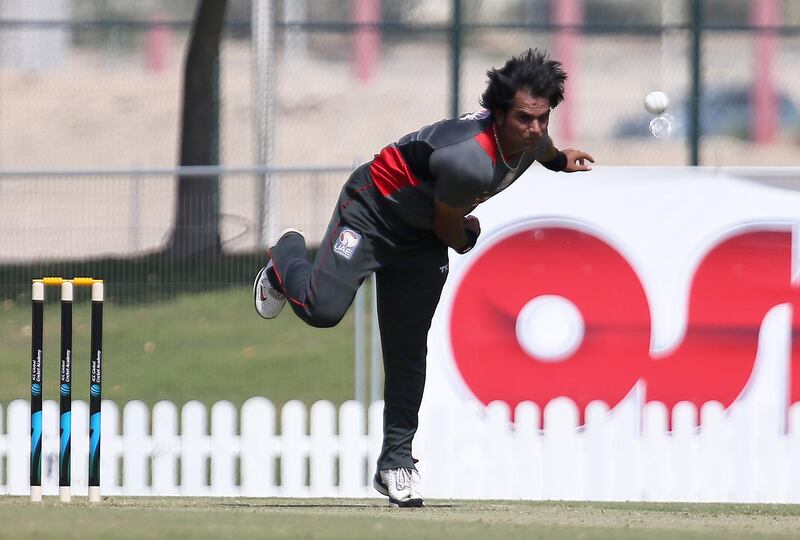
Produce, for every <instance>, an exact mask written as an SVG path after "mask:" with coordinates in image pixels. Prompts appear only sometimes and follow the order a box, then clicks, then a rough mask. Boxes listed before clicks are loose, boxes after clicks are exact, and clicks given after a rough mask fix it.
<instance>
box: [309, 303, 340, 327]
mask: <svg viewBox="0 0 800 540" xmlns="http://www.w3.org/2000/svg"><path fill="white" fill-rule="evenodd" d="M346 312H347V308H346V307H345V308H344V309H341V308H337V307H336V306H321V307H315V308H314V309H311V310H309V313H308V318H307V319H306V322H307V323H308V324H309V325H311V326H313V327H315V328H331V327H334V326H336V325H337V324H339V322H340V321H341V320H342V319H343V318H344V314H345V313H346Z"/></svg>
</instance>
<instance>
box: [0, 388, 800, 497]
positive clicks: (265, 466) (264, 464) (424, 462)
mask: <svg viewBox="0 0 800 540" xmlns="http://www.w3.org/2000/svg"><path fill="white" fill-rule="evenodd" d="M382 409H383V404H382V403H381V402H376V403H374V404H372V406H370V407H369V408H368V409H366V410H365V409H364V407H363V406H362V405H361V404H360V403H358V402H354V401H352V402H347V403H345V404H343V405H342V406H341V408H340V409H339V410H338V411H337V410H336V408H335V407H334V405H333V404H331V403H330V402H327V401H320V402H317V403H315V404H313V405H312V406H311V408H310V410H307V409H306V407H305V405H303V404H302V403H300V402H298V401H291V402H288V403H286V404H285V405H284V407H283V408H282V409H281V411H280V416H279V421H280V424H278V423H277V420H278V417H277V415H276V410H275V407H274V406H273V404H272V403H271V402H270V401H268V400H267V399H264V398H252V399H250V400H248V401H247V402H246V403H245V404H244V405H243V406H242V409H241V411H237V410H236V408H235V407H234V406H233V405H232V404H231V403H229V402H227V401H221V402H218V403H216V404H215V405H214V406H213V407H212V408H211V412H210V422H209V418H208V414H207V410H206V408H205V407H204V406H203V405H202V404H201V403H199V402H189V403H187V404H185V405H184V406H183V407H182V408H181V410H180V414H179V410H178V408H177V407H176V406H175V405H174V404H172V403H169V402H159V403H157V404H156V405H155V406H154V407H153V409H152V411H150V410H148V408H147V407H146V406H145V405H144V404H143V403H141V402H138V401H132V402H129V403H127V404H125V406H124V407H123V409H122V415H121V418H120V414H119V409H118V407H117V406H116V404H115V403H113V402H111V401H104V402H103V419H102V430H103V438H102V448H101V457H102V467H101V490H102V492H103V493H104V494H106V495H123V494H124V495H192V496H198V495H199V496H208V495H213V496H248V497H250V496H252V497H268V496H281V497H308V496H313V497H317V496H318V497H329V496H337V497H373V496H376V495H377V494H376V493H375V492H374V491H373V490H372V487H371V476H372V473H373V471H374V464H375V460H376V459H377V454H378V452H379V450H380V444H381V433H382ZM5 412H6V414H2V413H3V411H2V410H0V463H3V462H4V463H5V468H4V470H2V469H0V493H8V494H15V495H24V494H27V493H28V471H29V449H30V431H29V430H30V423H29V422H30V417H29V414H30V413H29V404H28V402H27V401H24V400H17V401H13V402H12V403H10V404H9V406H8V408H7V411H5ZM543 415H544V418H543V420H544V422H543V424H544V429H539V426H540V419H541V411H540V409H539V408H538V407H537V406H536V405H534V404H532V403H523V404H520V405H519V406H518V407H517V408H516V410H515V411H514V415H513V421H512V415H511V411H510V410H509V408H508V406H507V405H506V404H504V403H499V402H498V403H492V404H490V405H489V406H488V407H478V406H474V407H469V406H461V407H458V408H454V407H452V406H445V405H436V404H434V405H429V406H426V407H425V408H424V409H423V418H422V421H421V425H420V432H419V433H418V435H417V439H416V440H415V449H414V450H415V455H416V456H417V457H419V458H421V461H420V464H419V466H420V471H421V473H422V475H423V479H424V493H425V494H426V496H428V497H435V498H458V499H467V498H469V499H471V498H487V499H532V500H534V499H564V500H652V501H669V500H674V501H739V502H780V503H796V502H800V459H798V458H800V405H795V406H793V407H792V408H791V409H790V410H789V413H788V426H789V429H788V430H786V432H785V433H784V432H783V431H782V430H780V429H775V428H774V427H773V426H766V425H764V423H763V422H760V417H759V415H758V414H757V412H755V410H753V409H751V408H747V407H745V406H736V405H735V406H734V407H732V408H731V409H729V410H728V411H725V410H723V408H722V407H721V406H720V405H719V404H718V403H715V402H710V403H707V404H705V405H704V406H703V407H702V408H701V410H700V411H699V414H698V411H697V410H696V409H695V407H694V406H693V405H691V404H688V403H681V404H678V405H677V406H676V407H675V408H674V410H673V411H672V426H671V427H672V430H671V431H668V427H669V425H668V424H669V422H668V417H669V414H668V411H667V410H666V408H665V407H664V406H663V405H661V404H659V403H650V404H648V405H646V406H645V407H644V408H643V409H638V408H636V407H630V406H620V407H617V408H616V409H615V410H614V411H613V412H609V410H608V407H607V406H606V405H605V404H603V403H599V402H595V403H592V404H590V405H589V407H588V408H587V409H586V411H585V424H584V425H583V426H582V427H578V419H579V415H578V411H577V408H576V407H575V405H574V404H573V403H572V402H571V401H570V400H568V399H566V398H559V399H556V400H553V401H552V402H550V403H549V404H548V405H547V407H545V409H544V413H543ZM698 419H699V420H700V426H699V427H698V425H697V422H698ZM4 420H5V424H4V423H3V421H4ZM337 426H338V431H337ZM4 427H7V430H6V429H4ZM120 427H121V428H122V429H121V430H120ZM277 428H279V429H277ZM87 433H88V406H87V404H86V403H85V402H82V401H75V402H73V438H72V439H73V440H72V444H73V450H72V451H73V455H72V463H73V490H74V491H73V492H74V493H75V494H76V495H82V494H83V495H85V494H86V491H87V488H86V484H87V465H86V463H87V455H88V441H87ZM43 437H44V439H43V445H44V450H43V481H42V484H43V491H44V493H45V495H47V494H50V495H55V494H56V493H57V483H58V457H57V447H58V410H57V404H56V403H55V402H54V401H47V402H45V404H44V434H43ZM3 458H5V459H3Z"/></svg>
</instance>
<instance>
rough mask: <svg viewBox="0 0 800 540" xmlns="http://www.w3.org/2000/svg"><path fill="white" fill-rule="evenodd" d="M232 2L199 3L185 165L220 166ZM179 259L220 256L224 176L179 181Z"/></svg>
mask: <svg viewBox="0 0 800 540" xmlns="http://www.w3.org/2000/svg"><path fill="white" fill-rule="evenodd" d="M227 3H228V0H199V1H198V4H197V8H196V10H195V15H194V21H193V23H192V32H191V36H190V38H189V50H188V52H187V55H186V64H185V71H184V84H183V111H182V118H181V148H180V164H181V165H182V166H190V165H219V49H220V42H221V40H222V30H223V25H224V22H225V9H226V7H227ZM177 204H178V208H177V213H176V217H175V229H174V230H173V233H172V238H171V240H170V243H169V247H168V248H167V252H168V254H170V255H172V256H173V257H180V258H183V257H188V256H197V255H212V254H218V253H219V252H220V251H221V243H220V234H219V176H218V175H212V176H202V177H197V176H194V177H187V176H185V175H181V176H180V177H179V179H178V203H177Z"/></svg>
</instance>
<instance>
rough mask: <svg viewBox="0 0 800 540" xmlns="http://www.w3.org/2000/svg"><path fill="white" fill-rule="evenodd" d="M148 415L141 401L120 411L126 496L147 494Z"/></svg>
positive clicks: (130, 402) (127, 404)
mask: <svg viewBox="0 0 800 540" xmlns="http://www.w3.org/2000/svg"><path fill="white" fill-rule="evenodd" d="M148 413H149V411H148V410H147V406H146V405H145V404H144V403H143V402H141V401H129V402H128V403H126V404H125V407H124V408H123V409H122V440H123V443H122V448H123V450H122V477H123V479H124V488H123V492H124V493H125V494H126V495H148V494H149V489H148V486H147V464H148V462H149V460H150V455H151V448H150V437H149V435H148V432H149V426H148V424H149V418H148ZM100 455H101V456H102V449H101V454H100Z"/></svg>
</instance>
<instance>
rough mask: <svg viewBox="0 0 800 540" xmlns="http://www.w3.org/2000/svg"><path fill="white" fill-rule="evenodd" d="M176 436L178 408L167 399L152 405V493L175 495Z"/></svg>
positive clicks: (177, 453) (177, 491)
mask: <svg viewBox="0 0 800 540" xmlns="http://www.w3.org/2000/svg"><path fill="white" fill-rule="evenodd" d="M180 445H181V443H180V438H179V436H178V408H177V407H175V405H174V404H173V403H171V402H169V401H159V402H158V403H156V404H155V405H153V455H152V463H153V473H152V475H153V482H152V484H153V486H152V493H153V495H177V494H178V493H180V490H179V488H178V456H179V455H180V448H181V446H180Z"/></svg>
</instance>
